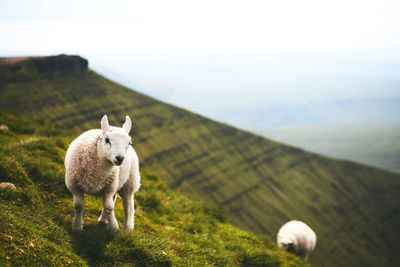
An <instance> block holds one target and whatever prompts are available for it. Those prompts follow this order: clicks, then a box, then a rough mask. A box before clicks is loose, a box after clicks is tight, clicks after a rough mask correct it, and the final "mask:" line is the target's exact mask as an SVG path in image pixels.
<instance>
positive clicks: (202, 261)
mask: <svg viewBox="0 0 400 267" xmlns="http://www.w3.org/2000/svg"><path fill="white" fill-rule="evenodd" d="M5 122H6V123H7V125H9V128H10V130H9V131H0V143H1V146H0V172H1V175H0V179H1V181H7V182H13V183H14V184H15V185H16V186H17V190H11V189H8V188H5V189H0V199H1V201H0V229H1V231H0V265H1V266H66V265H68V266H69V265H74V266H116V265H117V266H120V265H124V266H125V265H126V266H205V265H213V266H239V265H241V266H303V265H306V263H305V262H303V261H302V260H300V259H298V258H297V257H295V256H292V255H289V254H286V253H285V252H282V251H279V250H278V249H277V247H276V245H275V244H274V243H273V242H272V241H271V240H270V239H269V238H268V237H259V236H256V235H254V234H251V233H249V232H246V231H244V230H241V229H239V228H237V227H235V226H233V225H231V224H230V223H228V222H227V218H226V216H225V215H224V212H223V211H221V210H219V209H215V208H212V207H209V206H207V205H205V204H204V203H198V202H193V201H191V200H189V199H188V198H187V197H185V196H183V195H182V194H180V193H177V192H175V191H173V190H171V189H169V188H168V187H167V186H166V185H165V183H164V182H163V181H161V180H160V179H159V178H158V177H157V176H156V175H154V174H151V173H149V172H147V171H142V173H141V175H142V188H141V190H140V191H139V192H138V193H136V195H135V205H136V215H135V225H136V227H135V230H134V231H133V232H129V233H125V232H123V231H119V232H110V231H108V230H107V229H106V228H105V227H104V226H102V225H100V224H98V223H97V218H98V216H99V214H100V213H101V208H102V204H101V200H100V199H96V198H94V197H90V196H87V197H86V206H85V212H84V219H85V228H84V231H82V232H79V233H75V232H71V230H70V229H71V223H72V217H73V202H72V195H71V194H70V193H69V192H68V190H67V189H66V187H65V185H64V167H63V159H64V156H65V151H66V148H67V145H68V143H69V142H70V141H71V139H72V138H73V137H72V135H70V134H71V133H70V132H68V131H61V130H59V131H57V133H54V131H52V128H51V127H50V126H46V125H41V124H40V123H37V122H31V121H29V120H26V119H22V118H21V117H19V116H14V115H10V114H8V113H5V112H0V124H4V123H5ZM48 127H50V128H48ZM42 133H47V134H46V135H43V134H42ZM48 133H52V134H51V135H50V134H48ZM121 202H122V201H121V200H119V199H118V200H117V204H116V217H117V219H118V221H119V223H120V227H122V225H121V222H123V216H124V215H123V207H122V203H121Z"/></svg>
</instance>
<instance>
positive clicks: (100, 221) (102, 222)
mask: <svg viewBox="0 0 400 267" xmlns="http://www.w3.org/2000/svg"><path fill="white" fill-rule="evenodd" d="M97 222H98V223H99V224H104V225H107V224H108V221H107V220H102V219H98V220H97Z"/></svg>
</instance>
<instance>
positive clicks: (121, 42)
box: [0, 0, 400, 122]
mask: <svg viewBox="0 0 400 267" xmlns="http://www.w3.org/2000/svg"><path fill="white" fill-rule="evenodd" d="M399 11H400V1H386V0H376V1H368V0H367V1H365V0H364V1H354V0H347V1H309V0H305V1H298V0H294V1H289V0H282V1H266V0H264V1H252V0H242V1H232V0H230V1H218V0H214V1H207V0H206V1H204V0H203V1H189V0H186V1H165V0H164V1H152V0H150V1H98V0H97V1H77V0H71V1H55V0H53V1H51V0H45V1H29V0H25V1H21V0H14V1H6V0H0V36H2V37H1V42H0V56H26V55H54V54H60V53H65V54H78V55H81V56H82V57H85V58H87V59H88V60H89V64H90V67H91V68H93V69H94V70H95V71H98V72H100V73H101V74H104V75H105V76H107V77H109V78H111V79H113V80H116V81H118V82H120V83H122V84H124V85H127V86H129V87H132V88H135V89H137V90H139V91H142V92H144V93H146V94H149V95H151V96H153V97H156V98H158V99H161V100H163V101H167V102H170V103H172V104H176V105H178V106H181V107H184V108H187V109H190V110H193V111H195V112H199V113H201V114H204V115H206V116H210V117H213V118H216V119H219V120H223V121H227V122H231V121H229V120H231V119H228V118H227V117H224V115H223V114H227V113H229V112H230V111H231V110H233V111H235V112H238V111H239V112H240V111H243V112H246V110H248V109H249V108H254V107H258V108H260V109H261V108H262V107H265V106H267V105H270V104H271V103H273V104H274V105H276V104H277V103H278V104H279V103H283V104H284V105H288V104H291V103H292V104H293V105H300V104H301V105H312V104H313V103H315V102H321V101H337V100H346V99H362V98H366V99H371V98H373V99H375V98H382V99H383V98H385V99H386V98H395V97H400V90H399V88H400V16H399V15H398V14H399ZM389 112H390V110H389ZM395 112H397V111H395Z"/></svg>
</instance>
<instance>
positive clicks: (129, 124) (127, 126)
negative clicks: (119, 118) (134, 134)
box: [122, 116, 132, 134]
mask: <svg viewBox="0 0 400 267" xmlns="http://www.w3.org/2000/svg"><path fill="white" fill-rule="evenodd" d="M131 128H132V121H131V118H129V116H126V117H125V122H124V125H122V129H124V130H125V132H126V133H127V134H129V132H130V131H131Z"/></svg>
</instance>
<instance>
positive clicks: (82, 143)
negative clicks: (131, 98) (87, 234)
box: [65, 115, 140, 231]
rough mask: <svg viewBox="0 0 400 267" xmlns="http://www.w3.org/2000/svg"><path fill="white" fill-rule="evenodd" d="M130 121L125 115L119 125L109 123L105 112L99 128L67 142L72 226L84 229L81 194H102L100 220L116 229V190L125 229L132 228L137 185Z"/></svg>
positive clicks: (137, 166) (66, 174)
mask: <svg viewBox="0 0 400 267" xmlns="http://www.w3.org/2000/svg"><path fill="white" fill-rule="evenodd" d="M131 127H132V122H131V119H130V118H129V116H126V119H125V123H124V124H123V125H122V128H120V127H113V126H110V125H109V124H108V119H107V115H104V116H103V118H102V120H101V129H93V130H89V131H86V132H84V133H83V134H81V135H80V136H78V137H77V138H76V139H75V140H74V141H72V143H71V144H70V146H69V148H68V150H67V154H66V156H65V170H66V171H65V184H66V186H67V188H68V189H69V191H70V192H71V193H72V195H73V198H74V208H75V216H74V220H73V224H72V230H74V231H81V230H83V218H82V216H83V208H84V206H85V200H84V194H85V193H86V194H91V195H94V196H96V197H102V198H103V210H102V212H101V215H100V217H99V219H98V222H99V223H103V224H107V225H108V226H107V227H108V229H110V230H118V228H119V227H118V222H117V220H116V218H115V215H114V205H115V200H116V194H117V193H118V194H119V195H120V196H121V198H122V201H123V205H124V213H125V222H124V230H126V231H127V230H132V229H133V228H134V202H133V196H134V193H135V192H137V191H138V190H139V187H140V174H139V160H138V157H137V154H136V152H135V150H134V149H133V147H132V143H131V138H130V136H129V132H130V130H131Z"/></svg>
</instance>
